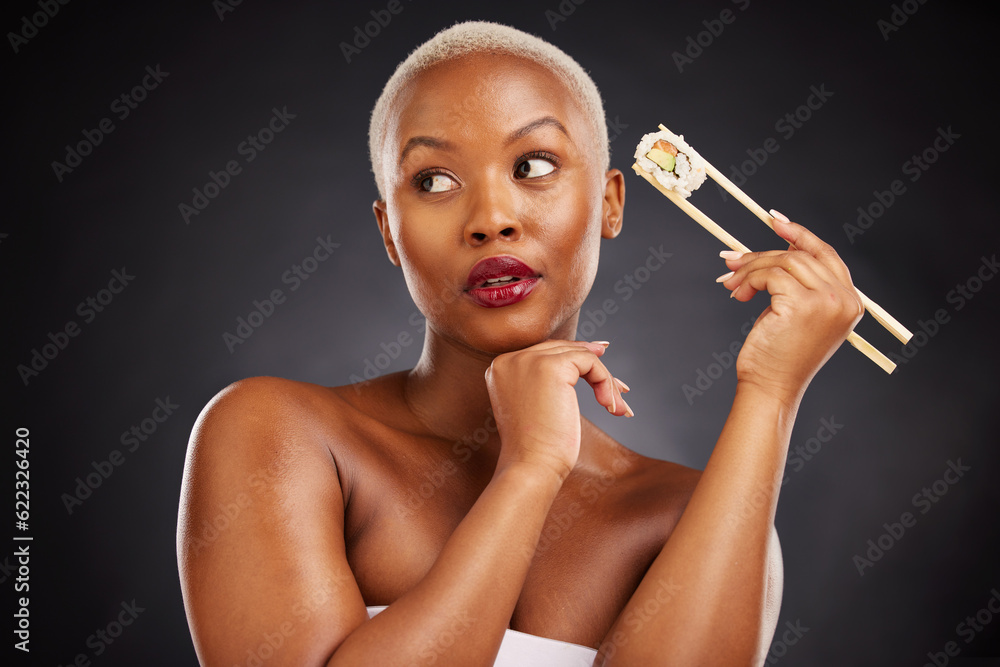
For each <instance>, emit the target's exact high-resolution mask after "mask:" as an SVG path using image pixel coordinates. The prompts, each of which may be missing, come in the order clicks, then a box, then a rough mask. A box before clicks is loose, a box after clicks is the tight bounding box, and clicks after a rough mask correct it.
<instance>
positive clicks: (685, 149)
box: [635, 130, 708, 198]
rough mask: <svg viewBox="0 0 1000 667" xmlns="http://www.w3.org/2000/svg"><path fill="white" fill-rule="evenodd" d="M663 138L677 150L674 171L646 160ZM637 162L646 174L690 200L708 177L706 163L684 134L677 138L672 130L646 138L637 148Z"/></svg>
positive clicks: (649, 135) (654, 133) (662, 131)
mask: <svg viewBox="0 0 1000 667" xmlns="http://www.w3.org/2000/svg"><path fill="white" fill-rule="evenodd" d="M660 139H663V140H665V141H669V142H670V143H671V144H673V145H674V147H675V148H676V149H677V157H676V162H677V164H676V166H675V167H674V170H673V171H663V169H661V168H660V165H658V164H656V163H655V162H653V161H652V160H650V159H649V158H648V157H646V153H648V152H649V150H650V149H651V148H652V147H653V144H655V143H656V142H657V141H658V140H660ZM635 161H636V164H638V165H639V166H640V167H641V168H642V170H643V171H645V172H647V173H649V174H652V175H653V178H655V179H656V181H657V182H658V183H659V184H660V185H662V186H663V187H665V188H667V189H668V190H673V191H674V192H677V193H678V194H680V195H681V196H682V197H685V198H686V197H690V196H691V193H692V192H694V191H695V190H697V189H698V188H700V187H701V184H702V183H704V182H705V179H706V178H708V174H707V173H706V172H705V160H704V159H702V157H701V156H700V155H698V152H697V151H696V150H694V149H693V148H691V147H690V146H688V145H687V143H686V142H685V141H684V135H683V134H681V135H677V134H674V133H673V132H670V131H668V130H660V131H659V132H652V133H650V134H647V135H644V136H643V137H642V140H641V141H639V146H638V147H637V148H636V149H635Z"/></svg>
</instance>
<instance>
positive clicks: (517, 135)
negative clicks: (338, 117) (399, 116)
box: [397, 116, 570, 167]
mask: <svg viewBox="0 0 1000 667" xmlns="http://www.w3.org/2000/svg"><path fill="white" fill-rule="evenodd" d="M540 127H554V128H556V129H557V130H559V131H560V132H562V133H563V134H565V135H566V137H567V138H570V137H569V132H568V131H567V130H566V127H565V126H564V125H563V124H562V123H561V122H559V119H558V118H556V117H555V116H544V117H542V118H539V119H537V120H533V121H531V122H530V123H528V124H527V125H525V126H523V127H521V128H519V129H517V130H514V131H513V132H511V133H510V134H509V135H508V136H507V139H506V140H505V141H504V144H503V145H504V146H509V145H511V144H512V143H514V142H515V141H517V140H518V139H523V138H524V137H526V136H528V135H529V134H531V133H532V132H534V131H535V130H537V129H538V128H540ZM418 146H426V147H427V148H436V149H438V150H444V151H453V150H455V145H454V144H453V143H451V142H450V141H447V140H444V139H435V138H434V137H427V136H416V137H410V139H409V140H407V142H406V144H405V145H404V146H403V150H402V152H401V153H400V154H399V163H398V165H397V166H400V167H402V166H403V162H404V161H405V160H406V156H407V155H409V154H410V152H411V151H412V150H413V149H415V148H417V147H418Z"/></svg>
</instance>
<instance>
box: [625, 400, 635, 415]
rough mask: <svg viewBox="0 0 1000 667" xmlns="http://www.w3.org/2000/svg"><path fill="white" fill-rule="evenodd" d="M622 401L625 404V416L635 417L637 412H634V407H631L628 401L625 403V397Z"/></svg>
mask: <svg viewBox="0 0 1000 667" xmlns="http://www.w3.org/2000/svg"><path fill="white" fill-rule="evenodd" d="M622 403H623V404H624V405H625V416H626V417H635V413H634V412H632V408H630V407H629V406H628V403H625V399H624V398H623V399H622Z"/></svg>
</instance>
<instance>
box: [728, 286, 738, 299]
mask: <svg viewBox="0 0 1000 667" xmlns="http://www.w3.org/2000/svg"><path fill="white" fill-rule="evenodd" d="M739 288H740V287H739V285H737V286H736V289H734V290H733V291H732V292H730V293H729V298H730V299H732V298H733V297H734V296H736V290H738V289H739Z"/></svg>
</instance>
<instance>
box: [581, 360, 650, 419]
mask: <svg viewBox="0 0 1000 667" xmlns="http://www.w3.org/2000/svg"><path fill="white" fill-rule="evenodd" d="M566 354H567V357H568V358H569V359H571V360H572V362H573V363H574V364H575V365H576V368H577V372H578V374H579V377H580V378H582V379H583V380H584V381H585V382H587V384H589V385H590V386H591V388H592V389H593V390H594V398H595V399H596V400H597V402H598V403H599V404H600V405H603V406H604V407H605V408H606V409H607V411H608V412H610V413H611V414H613V415H615V416H617V417H621V416H623V415H624V416H628V417H632V416H634V414H635V413H634V412H633V411H632V408H631V407H629V404H628V403H627V402H626V401H625V399H624V398H623V397H622V387H624V388H625V391H628V385H626V384H625V383H624V382H622V381H621V380H619V379H618V378H616V377H614V376H613V375H612V374H611V371H609V370H608V368H607V366H605V365H604V363H603V362H602V361H601V360H600V359H598V358H597V357H596V356H592V355H588V354H586V353H581V352H577V351H575V350H567V351H566Z"/></svg>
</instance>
